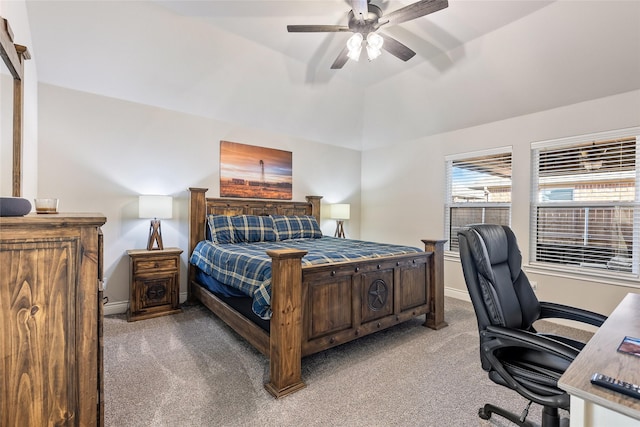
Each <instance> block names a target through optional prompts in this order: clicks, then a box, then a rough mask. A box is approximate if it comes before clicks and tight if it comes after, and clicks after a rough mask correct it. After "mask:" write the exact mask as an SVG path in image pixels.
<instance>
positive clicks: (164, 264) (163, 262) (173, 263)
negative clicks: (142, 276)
mask: <svg viewBox="0 0 640 427" xmlns="http://www.w3.org/2000/svg"><path fill="white" fill-rule="evenodd" d="M179 262H180V258H178V257H175V256H174V257H171V258H154V259H136V260H134V261H133V274H137V273H142V272H152V271H157V270H176V269H177V268H178V263H179Z"/></svg>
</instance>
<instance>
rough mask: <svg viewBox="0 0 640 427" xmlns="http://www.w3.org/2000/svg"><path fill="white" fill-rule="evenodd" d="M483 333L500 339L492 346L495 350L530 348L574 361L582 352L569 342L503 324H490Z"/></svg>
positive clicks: (488, 336) (487, 336)
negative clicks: (503, 325) (510, 327)
mask: <svg viewBox="0 0 640 427" xmlns="http://www.w3.org/2000/svg"><path fill="white" fill-rule="evenodd" d="M483 334H485V337H486V338H498V339H499V340H498V342H496V343H495V345H492V346H491V347H492V349H493V350H495V349H497V348H504V347H521V348H530V349H533V350H539V351H546V352H548V353H552V354H555V355H556V356H559V357H563V358H565V359H567V360H569V361H573V360H574V359H575V358H576V356H578V354H579V353H580V350H579V349H576V348H574V347H571V346H570V345H568V344H565V343H563V342H560V341H556V340H554V339H553V338H549V337H547V336H544V335H538V334H535V333H533V332H528V331H523V330H521V329H509V328H504V327H502V326H492V325H489V326H487V329H486V330H485V331H484V332H483ZM498 343H499V344H498ZM487 349H488V348H487Z"/></svg>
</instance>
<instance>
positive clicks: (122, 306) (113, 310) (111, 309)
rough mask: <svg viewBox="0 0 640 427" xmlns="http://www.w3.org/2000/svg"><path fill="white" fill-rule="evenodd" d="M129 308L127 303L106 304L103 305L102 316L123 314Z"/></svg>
mask: <svg viewBox="0 0 640 427" xmlns="http://www.w3.org/2000/svg"><path fill="white" fill-rule="evenodd" d="M128 308H129V301H116V302H108V303H106V304H105V305H104V315H105V316H108V315H110V314H123V313H126V312H127V309H128Z"/></svg>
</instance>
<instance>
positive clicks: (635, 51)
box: [27, 0, 640, 149]
mask: <svg viewBox="0 0 640 427" xmlns="http://www.w3.org/2000/svg"><path fill="white" fill-rule="evenodd" d="M372 2H373V3H375V4H377V5H378V6H380V7H381V8H382V9H383V11H385V12H389V11H392V10H395V9H398V8H400V7H403V6H405V5H407V4H410V3H412V2H413V1H411V0H408V1H391V0H372ZM349 10H350V6H349V5H348V2H346V1H345V0H323V1H312V0H293V1H276V0H246V1H245V0H233V1H215V0H214V1H203V0H200V1H160V0H157V1H150V0H149V1H116V0H104V1H102V0H93V1H58V0H29V1H28V2H27V11H28V15H29V22H30V26H31V33H32V42H33V46H32V47H31V51H32V54H33V57H34V60H35V61H36V66H37V72H38V79H39V81H41V82H44V83H49V84H53V85H58V86H62V87H66V88H71V89H75V90H80V91H86V92H90V93H95V94H99V95H104V96H108V97H114V98H119V99H123V100H127V101H132V102H137V103H142V104H148V105H152V106H158V107H162V108H167V109H171V110H175V111H180V112H185V113H189V114H195V115H199V116H204V117H210V118H214V119H217V120H224V121H229V122H232V123H238V124H239V125H242V126H247V127H251V128H256V129H264V130H267V131H272V132H279V133H283V134H286V135H291V136H295V137H299V138H305V139H309V140H314V141H318V142H322V143H327V144H335V145H340V146H345V147H349V148H354V149H369V148H374V147H378V146H384V145H390V144H395V143H398V142H402V141H408V140H413V139H417V138H420V137H424V136H428V135H432V134H436V133H440V132H445V131H449V130H454V129H459V128H464V127H468V126H474V125H478V124H482V123H488V122H493V121H497V120H502V119H506V118H509V117H514V116H519V115H522V114H528V113H533V112H536V111H541V110H547V109H551V108H555V107H559V106H563V105H568V104H573V103H577V102H581V101H585V100H589V99H595V98H600V97H604V96H608V95H613V94H617V93H622V92H627V91H631V90H636V89H640V1H613V0H606V1H575V0H558V1H525V0H510V1H506V0H503V1H486V0H468V1H467V0H449V7H448V8H446V9H443V10H441V11H438V12H435V13H433V14H431V15H427V16H425V17H421V18H418V19H416V20H413V21H410V22H406V23H403V24H400V25H398V26H396V27H392V28H389V29H386V30H385V31H386V32H387V33H388V34H390V35H392V36H393V37H395V38H396V39H398V40H399V41H401V42H402V43H404V44H406V45H407V46H409V47H410V48H412V49H413V50H415V51H416V52H417V55H416V56H415V57H414V58H412V59H410V60H409V61H408V62H406V63H405V62H402V61H400V60H398V59H397V58H395V57H393V56H391V55H390V54H388V53H386V52H383V54H382V56H381V57H380V58H378V59H376V60H375V61H372V62H369V61H367V60H366V59H364V58H363V59H361V60H360V61H359V62H353V61H349V62H348V63H347V64H346V65H345V66H344V68H343V69H341V70H330V69H329V67H330V66H331V64H332V62H333V60H334V59H335V57H336V56H337V55H338V53H339V52H340V50H341V49H342V47H343V46H344V43H345V42H346V40H347V38H348V37H349V35H350V33H310V34H301V33H288V32H287V31H286V26H287V25H288V24H340V25H346V22H347V12H348V11H349ZM639 115H640V106H639Z"/></svg>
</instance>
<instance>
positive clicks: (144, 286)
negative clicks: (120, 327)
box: [127, 248, 182, 322]
mask: <svg viewBox="0 0 640 427" xmlns="http://www.w3.org/2000/svg"><path fill="white" fill-rule="evenodd" d="M181 253H182V249H179V248H167V249H163V250H151V251H148V250H146V249H131V250H128V251H127V254H129V266H130V270H129V271H130V280H131V282H130V287H131V298H130V300H129V310H127V320H128V321H130V322H133V321H134V320H142V319H149V318H151V317H157V316H164V315H167V314H174V313H179V312H181V311H182V309H181V308H180V298H179V296H180V295H179V290H180V254H181Z"/></svg>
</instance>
